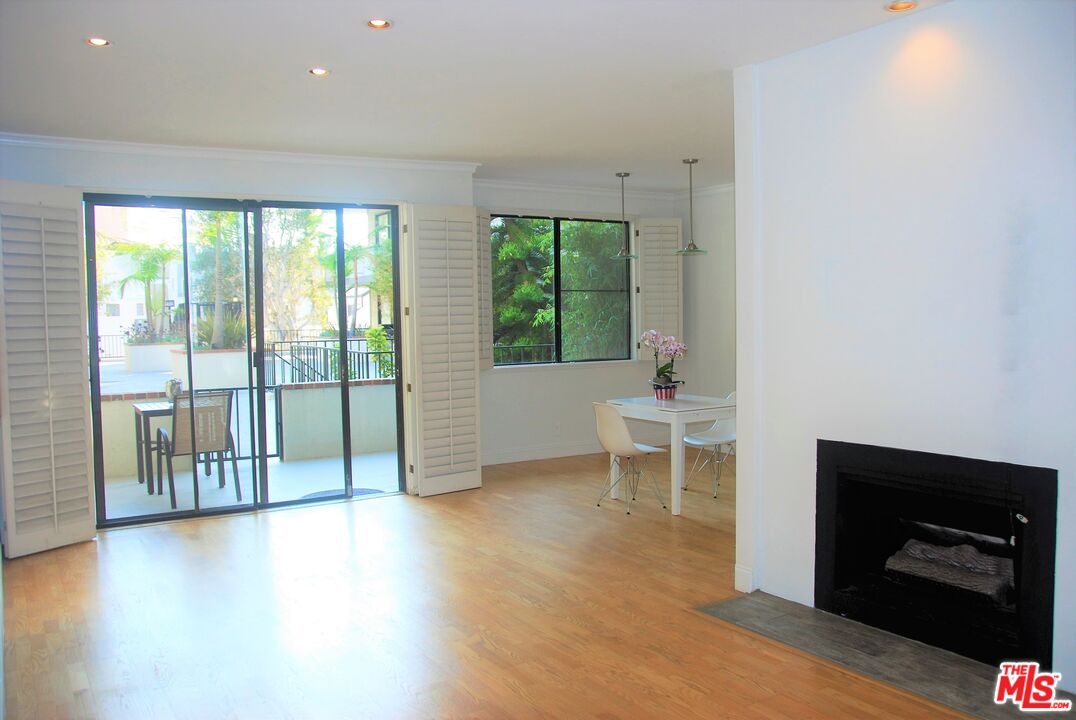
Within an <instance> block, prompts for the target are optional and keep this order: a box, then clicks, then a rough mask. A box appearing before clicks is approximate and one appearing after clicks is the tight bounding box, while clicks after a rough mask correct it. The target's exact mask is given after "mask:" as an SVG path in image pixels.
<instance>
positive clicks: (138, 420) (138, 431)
mask: <svg viewBox="0 0 1076 720" xmlns="http://www.w3.org/2000/svg"><path fill="white" fill-rule="evenodd" d="M134 420H135V461H136V462H137V464H138V482H139V483H144V482H145V481H146V473H145V469H144V468H143V467H142V452H143V450H142V417H141V415H140V414H139V413H135V416H134Z"/></svg>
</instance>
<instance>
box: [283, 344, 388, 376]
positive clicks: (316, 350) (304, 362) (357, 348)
mask: <svg viewBox="0 0 1076 720" xmlns="http://www.w3.org/2000/svg"><path fill="white" fill-rule="evenodd" d="M366 347H367V346H366V342H365V341H364V340H348V341H347V350H346V352H347V369H348V379H349V380H373V379H377V378H395V376H396V373H395V368H394V367H393V361H394V359H395V352H394V351H393V350H386V351H379V352H375V351H371V350H367V349H366ZM266 350H267V352H266V358H265V360H266V362H265V382H266V384H267V385H270V386H272V385H285V384H294V383H310V382H332V381H336V380H339V379H340V343H339V342H338V341H336V340H300V341H285V342H274V343H269V344H268V345H267V348H266Z"/></svg>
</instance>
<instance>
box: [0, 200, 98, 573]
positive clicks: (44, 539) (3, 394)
mask: <svg viewBox="0 0 1076 720" xmlns="http://www.w3.org/2000/svg"><path fill="white" fill-rule="evenodd" d="M81 205H82V198H81V196H80V194H79V193H77V192H75V191H70V190H67V189H64V188H51V187H46V186H33V185H28V184H25V183H7V182H4V183H0V267H2V274H0V283H2V290H3V292H2V297H3V300H2V302H0V308H2V309H0V364H2V367H0V413H2V414H3V416H2V440H3V473H4V478H3V492H4V520H5V527H4V553H5V555H6V556H7V557H18V556H20V555H26V554H28V553H33V552H38V551H40V550H47V549H49V548H53V547H58V546H60V545H66V544H69V543H73V542H78V541H81V540H89V539H91V538H92V537H93V536H94V535H95V533H96V531H95V512H94V495H93V481H92V472H91V467H92V463H91V460H90V459H91V434H90V409H89V402H90V400H89V386H88V380H87V376H88V366H87V363H88V357H87V343H86V320H85V317H86V315H85V272H84V265H83V261H82V257H83V255H82V246H83V238H82V229H81V228H82V224H81V215H82V211H81Z"/></svg>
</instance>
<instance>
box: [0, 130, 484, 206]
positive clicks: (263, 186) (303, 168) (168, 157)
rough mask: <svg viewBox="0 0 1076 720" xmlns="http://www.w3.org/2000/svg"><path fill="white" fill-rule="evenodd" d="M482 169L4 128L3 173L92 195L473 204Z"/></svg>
mask: <svg viewBox="0 0 1076 720" xmlns="http://www.w3.org/2000/svg"><path fill="white" fill-rule="evenodd" d="M475 167H476V166H475V165H473V164H470V163H438V162H420V161H409V160H379V159H368V158H350V157H333V156H323V155H300V154H294V153H275V152H253V151H245V150H224V149H216V148H184V147H176V146H170V145H142V144H136V143H119V142H103V141H95V140H73V139H68V138H50V137H40V136H35V135H14V134H9V133H0V178H4V179H11V180H23V181H26V182H36V183H43V184H46V185H69V186H74V187H78V188H80V189H82V190H84V191H90V192H114V193H132V194H137V195H194V196H200V197H227V198H240V199H253V200H292V199H303V198H305V199H311V200H318V201H324V202H370V203H375V202H400V201H406V202H416V203H445V204H456V205H470V204H471V196H472V193H473V188H472V175H473V173H474V169H475Z"/></svg>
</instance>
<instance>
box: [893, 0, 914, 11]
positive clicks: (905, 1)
mask: <svg viewBox="0 0 1076 720" xmlns="http://www.w3.org/2000/svg"><path fill="white" fill-rule="evenodd" d="M917 5H919V3H918V2H917V0H898V1H897V2H891V3H886V6H885V9H886V10H888V11H889V12H907V11H908V10H914V9H915V7H916V6H917Z"/></svg>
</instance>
